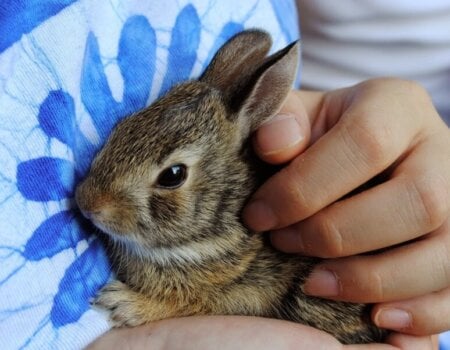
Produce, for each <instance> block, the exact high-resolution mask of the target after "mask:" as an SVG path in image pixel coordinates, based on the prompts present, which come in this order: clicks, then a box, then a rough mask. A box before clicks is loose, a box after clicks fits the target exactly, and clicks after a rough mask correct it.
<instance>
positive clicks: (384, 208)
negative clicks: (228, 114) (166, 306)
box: [89, 79, 450, 350]
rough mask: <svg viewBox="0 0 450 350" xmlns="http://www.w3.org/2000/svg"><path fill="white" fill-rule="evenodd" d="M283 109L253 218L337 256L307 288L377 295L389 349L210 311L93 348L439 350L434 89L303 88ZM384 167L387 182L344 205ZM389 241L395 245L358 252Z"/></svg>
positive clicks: (294, 242)
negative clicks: (271, 171) (272, 168)
mask: <svg viewBox="0 0 450 350" xmlns="http://www.w3.org/2000/svg"><path fill="white" fill-rule="evenodd" d="M280 114H281V116H279V117H276V118H275V119H274V120H273V121H271V122H269V123H267V124H266V125H264V126H262V127H261V128H260V129H259V131H258V132H257V133H256V134H255V136H254V145H255V149H256V151H257V153H258V154H259V155H260V157H261V158H262V159H264V160H265V161H267V162H269V163H274V164H282V163H287V165H286V166H285V167H284V169H283V170H282V171H281V172H280V173H278V174H277V175H275V176H274V177H273V178H271V179H269V181H268V182H267V183H266V184H265V185H263V186H262V187H261V189H260V190H259V191H258V192H257V193H256V194H255V195H254V197H253V201H251V202H250V203H249V205H248V207H247V208H246V210H245V211H244V219H245V221H246V223H247V224H248V226H250V227H252V228H253V229H255V230H259V231H263V230H271V231H272V241H273V244H274V245H275V246H276V247H278V248H279V249H281V250H284V251H288V252H292V253H302V254H306V255H314V256H320V257H324V258H329V259H327V261H326V262H325V263H324V264H323V265H321V266H319V267H318V269H317V270H316V273H313V274H312V275H311V277H310V280H309V282H308V283H307V285H306V291H308V292H309V293H310V294H316V295H322V296H323V297H326V298H332V299H340V300H350V301H360V302H375V303H377V304H376V305H375V307H374V310H373V313H372V319H373V321H374V322H375V323H377V324H378V325H379V326H382V327H385V328H390V329H393V330H395V331H397V332H394V333H393V334H392V335H391V336H390V337H389V338H388V339H387V344H368V345H357V346H355V345H351V346H344V345H341V344H339V342H337V341H336V339H334V338H333V337H331V336H330V335H328V334H326V333H324V332H320V331H318V330H316V329H314V328H311V327H306V326H302V325H299V324H294V323H290V322H286V321H279V320H271V319H262V318H255V317H239V316H226V317H223V316H204V317H186V318H177V319H168V320H163V321H159V322H154V323H152V324H148V325H145V326H142V327H136V328H125V329H114V330H112V331H110V332H108V333H107V334H105V335H103V336H102V337H100V338H99V339H98V340H97V341H96V342H95V343H93V344H92V345H91V346H90V347H89V349H122V348H129V349H149V348H151V349H166V348H170V349H178V348H180V349H181V348H182V349H210V348H215V349H230V348H233V349H234V348H236V347H239V348H245V349H274V348H277V349H291V348H295V349H300V350H301V349H312V348H314V349H331V350H334V349H336V350H338V349H342V350H345V349H352V350H357V349H360V350H389V349H408V350H414V349H421V350H426V349H438V344H437V337H436V336H431V335H432V334H434V333H438V332H441V331H444V330H447V329H449V328H450V324H449V322H450V321H449V320H450V309H449V305H450V300H449V299H450V292H449V290H450V288H449V285H450V252H449V247H450V244H449V243H450V242H449V240H450V233H449V225H448V221H449V215H450V209H449V202H450V196H449V189H450V137H449V136H450V135H449V130H448V128H447V127H446V126H445V124H444V123H443V122H442V120H441V119H440V118H439V116H438V114H437V113H436V111H435V109H434V107H433V105H432V103H431V102H430V99H429V97H428V95H427V94H426V92H425V91H424V90H423V89H422V88H420V87H419V86H417V85H416V84H414V83H411V82H407V81H401V80H394V79H377V80H371V81H367V82H365V83H362V84H360V85H356V86H354V87H351V88H348V89H342V90H336V91H331V92H328V93H321V92H307V91H293V92H292V93H291V95H290V96H289V97H288V99H287V101H286V102H285V105H284V107H283V108H282V110H281V111H280ZM280 121H281V122H280ZM355 127H356V130H357V132H355V133H352V132H351V131H350V130H351V128H355ZM296 132H298V133H297V134H296ZM297 136H298V137H297ZM296 137H297V139H296ZM379 173H383V175H384V176H383V177H382V180H381V181H380V182H379V183H378V185H377V186H375V187H373V186H372V187H369V188H365V189H364V190H363V191H361V192H359V193H358V194H357V195H355V196H353V197H351V198H347V199H342V200H339V199H340V198H342V197H343V196H344V195H345V194H347V193H348V192H350V191H352V190H354V189H356V188H358V187H359V186H360V185H362V184H364V183H365V182H367V181H368V180H369V179H370V178H372V177H373V176H374V175H376V174H379ZM255 203H256V204H255ZM285 203H290V205H289V206H286V205H285ZM262 204H263V205H262ZM331 224H332V225H331ZM373 237H375V238H376V239H373ZM411 240H413V241H411ZM405 242H406V243H405ZM399 243H403V244H402V245H400V246H399V245H398V244H399ZM380 248H389V249H386V250H383V251H382V252H381V253H379V254H376V255H363V256H360V255H358V254H359V253H362V252H370V251H373V250H376V249H380ZM321 271H322V272H321ZM323 271H328V273H327V272H323ZM411 271H414V273H413V274H411ZM330 272H331V273H330ZM330 276H331V278H330ZM335 278H337V284H336V283H335V281H336V280H335ZM330 293H331V294H330ZM383 310H385V311H386V310H387V311H392V310H403V311H406V314H407V315H408V316H409V317H410V319H409V320H407V322H406V325H405V324H401V325H400V326H398V324H399V323H402V322H403V323H404V321H405V318H404V317H403V316H404V314H403V313H402V312H401V311H400V312H397V311H395V312H393V313H392V312H391V313H390V315H391V317H387V316H386V314H384V316H381V315H382V314H381V312H382V311H383ZM388 315H389V314H388ZM395 323H397V325H395ZM205 334H206V335H207V336H205Z"/></svg>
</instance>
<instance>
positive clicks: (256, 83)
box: [76, 30, 385, 343]
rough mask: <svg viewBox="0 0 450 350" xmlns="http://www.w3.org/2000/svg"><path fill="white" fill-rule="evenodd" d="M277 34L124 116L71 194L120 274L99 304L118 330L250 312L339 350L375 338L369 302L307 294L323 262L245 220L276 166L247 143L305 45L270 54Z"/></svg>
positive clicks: (245, 38)
mask: <svg viewBox="0 0 450 350" xmlns="http://www.w3.org/2000/svg"><path fill="white" fill-rule="evenodd" d="M270 47H271V38H270V36H269V35H268V34H267V33H265V32H263V31H259V30H247V31H244V32H242V33H240V34H238V35H236V36H235V37H233V38H232V39H231V40H229V41H228V42H227V43H226V44H225V45H224V46H222V48H220V50H219V51H218V52H217V54H216V55H215V57H214V58H213V60H212V62H211V64H210V65H209V66H208V67H207V69H206V70H205V72H204V73H203V75H202V76H201V77H200V79H199V80H192V81H187V82H184V83H181V84H179V85H177V86H175V87H173V88H172V90H171V91H169V92H168V93H167V94H166V95H165V96H163V97H162V98H160V99H159V100H158V101H156V102H154V103H153V104H152V105H151V106H150V107H148V108H146V109H144V110H142V111H139V112H137V113H135V114H133V115H131V116H130V117H128V118H125V119H124V120H122V121H121V122H120V123H119V124H118V125H117V126H116V127H115V129H114V131H113V132H112V134H111V136H110V137H109V139H108V140H107V142H106V144H105V146H104V147H103V149H102V150H101V151H100V152H99V153H98V154H97V156H96V158H95V159H94V161H93V163H92V166H91V169H90V172H89V174H88V175H87V177H86V178H85V179H84V181H83V182H82V183H81V184H80V185H79V186H78V188H77V190H76V201H77V203H78V206H79V208H80V210H81V212H82V213H83V215H84V216H86V217H87V218H89V219H90V220H91V221H92V222H93V224H94V225H95V226H96V227H98V228H99V229H100V230H101V231H103V232H104V233H105V234H106V235H105V240H106V246H107V250H108V253H109V255H110V258H111V262H112V265H113V267H114V269H115V272H116V280H114V281H112V282H110V283H109V284H107V285H106V286H105V287H104V288H103V289H102V290H101V291H100V293H99V295H98V297H97V298H96V300H95V302H94V303H95V305H97V306H99V307H101V308H104V309H106V310H108V311H109V315H110V318H111V320H112V322H113V323H114V325H115V326H117V327H120V326H137V325H141V324H144V323H148V322H151V321H155V320H160V319H164V318H169V317H178V316H188V315H253V316H263V317H271V318H279V319H285V320H290V321H295V322H300V323H303V324H307V325H311V326H313V327H317V328H319V329H321V330H324V331H326V332H329V333H331V334H333V335H334V336H336V337H337V339H339V340H340V341H341V342H343V343H366V342H372V341H380V340H382V339H383V337H384V336H385V331H383V330H380V329H378V328H377V327H375V326H374V325H373V324H371V323H370V319H369V317H368V312H369V308H370V306H369V305H364V304H352V303H345V302H335V301H328V300H324V299H320V298H316V297H311V296H307V295H305V294H304V293H303V292H302V285H303V283H304V281H305V278H306V277H307V276H308V274H309V273H310V272H311V270H312V268H313V267H314V265H315V264H317V263H318V262H319V261H320V260H319V259H315V258H309V257H301V256H296V255H288V254H285V253H282V252H279V251H276V250H275V249H273V248H272V247H271V245H270V244H269V242H268V239H267V237H266V236H265V235H264V234H257V233H254V232H250V231H249V230H248V229H247V228H246V227H245V226H244V225H243V223H242V220H241V218H240V215H241V211H242V208H243V206H244V204H245V203H246V201H247V199H248V198H249V196H250V195H251V194H252V193H253V192H254V191H255V189H256V188H257V187H258V186H259V185H260V184H261V183H262V182H263V181H264V180H265V179H267V177H269V176H270V175H271V174H273V173H274V172H275V171H277V169H274V168H273V167H271V166H269V165H267V164H262V162H261V161H259V160H258V158H257V157H256V156H255V154H254V153H253V151H252V148H251V145H250V143H249V136H250V135H251V133H252V132H253V131H254V130H255V129H256V128H257V127H258V126H260V125H261V124H262V123H264V122H265V121H267V120H269V119H270V118H271V117H272V116H274V115H275V114H276V113H277V112H278V110H279V109H280V107H281V105H282V103H283V101H284V99H285V98H286V96H287V94H288V92H289V91H290V89H291V86H292V84H293V81H294V78H295V76H296V70H297V62H298V60H299V53H298V51H299V43H298V42H295V43H293V44H291V45H289V46H287V47H286V48H284V49H283V50H281V51H279V52H276V53H275V54H273V55H271V56H269V57H266V56H267V54H268V52H269V49H270Z"/></svg>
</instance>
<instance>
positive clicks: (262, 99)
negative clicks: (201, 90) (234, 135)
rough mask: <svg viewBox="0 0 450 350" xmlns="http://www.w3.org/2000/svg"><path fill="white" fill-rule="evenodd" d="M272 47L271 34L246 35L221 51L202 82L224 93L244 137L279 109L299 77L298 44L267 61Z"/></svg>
mask: <svg viewBox="0 0 450 350" xmlns="http://www.w3.org/2000/svg"><path fill="white" fill-rule="evenodd" d="M270 46H271V39H270V36H269V34H267V33H265V32H262V31H259V30H247V31H244V32H242V33H240V34H238V35H236V36H235V37H233V38H232V39H231V40H229V41H228V42H227V43H226V44H225V45H224V46H222V47H221V48H220V50H219V51H218V52H217V54H216V55H215V56H214V58H213V60H212V62H211V64H210V65H209V66H208V68H207V69H206V71H205V72H204V73H203V75H202V76H201V78H200V81H203V82H205V83H208V84H209V85H212V86H214V87H216V88H217V89H219V90H220V91H221V92H222V95H223V97H224V102H225V105H226V106H227V107H228V109H229V111H230V112H231V113H230V117H229V118H231V119H233V121H236V122H238V123H239V127H240V130H241V132H242V133H241V136H242V137H246V136H248V135H249V134H250V133H251V132H252V131H254V130H255V129H256V128H257V127H258V126H260V125H261V124H262V123H263V122H264V121H266V120H267V119H268V118H270V117H272V116H273V115H274V114H275V113H276V112H277V111H278V110H279V109H280V107H281V104H282V103H283V101H284V100H285V98H286V96H287V94H288V93H289V91H290V89H291V87H292V84H293V82H294V79H295V76H296V72H297V66H298V60H299V43H298V42H294V43H292V44H291V45H289V46H287V47H286V48H284V49H283V50H281V51H278V52H276V53H275V54H273V55H271V56H269V57H266V55H267V53H268V52H269V50H270Z"/></svg>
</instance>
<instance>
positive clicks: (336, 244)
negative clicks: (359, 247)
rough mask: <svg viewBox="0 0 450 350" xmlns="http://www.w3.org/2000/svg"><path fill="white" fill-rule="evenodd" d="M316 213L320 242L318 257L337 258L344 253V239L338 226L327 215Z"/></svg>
mask: <svg viewBox="0 0 450 350" xmlns="http://www.w3.org/2000/svg"><path fill="white" fill-rule="evenodd" d="M316 215H317V222H318V224H317V232H316V234H317V236H318V238H319V240H320V241H322V242H321V243H322V244H319V246H320V247H321V249H320V252H318V257H320V258H339V257H342V256H344V255H345V249H344V240H343V237H342V234H341V232H340V231H339V229H338V227H336V225H335V224H334V221H333V220H330V219H329V218H328V217H327V216H325V215H321V214H316Z"/></svg>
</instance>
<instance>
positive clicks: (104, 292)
mask: <svg viewBox="0 0 450 350" xmlns="http://www.w3.org/2000/svg"><path fill="white" fill-rule="evenodd" d="M93 305H94V306H96V307H99V308H100V309H103V310H106V311H107V312H108V313H109V319H110V322H111V323H112V326H113V327H134V326H139V325H142V324H144V323H148V322H152V321H156V320H160V319H163V318H167V317H170V316H172V315H171V312H170V310H171V308H170V307H167V306H168V305H166V304H165V303H161V301H156V300H154V299H152V298H149V297H148V296H146V295H144V294H141V293H139V292H136V291H134V290H132V289H130V288H129V287H128V286H127V285H126V284H125V283H122V282H120V281H113V282H111V283H108V284H107V285H106V286H105V287H103V289H101V290H100V293H99V295H98V296H97V298H96V299H95V300H94V303H93Z"/></svg>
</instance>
